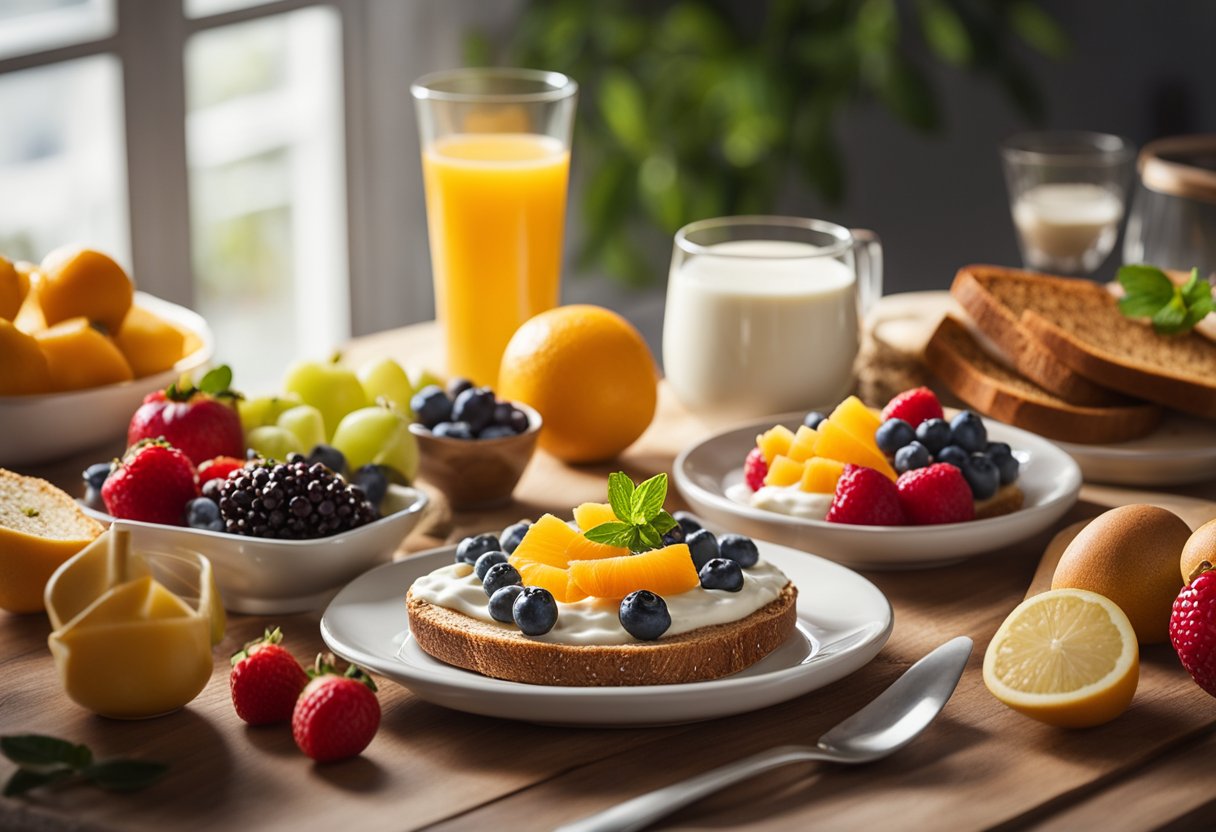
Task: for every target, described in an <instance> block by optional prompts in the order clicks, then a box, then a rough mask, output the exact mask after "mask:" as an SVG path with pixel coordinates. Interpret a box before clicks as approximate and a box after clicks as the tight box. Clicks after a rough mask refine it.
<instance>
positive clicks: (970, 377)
mask: <svg viewBox="0 0 1216 832" xmlns="http://www.w3.org/2000/svg"><path fill="white" fill-rule="evenodd" d="M925 363H926V364H927V365H928V366H929V369H930V370H931V371H932V372H933V373H934V374H935V375H936V376H937V377H938V378H939V379H940V380H941V382H942V383H943V384H945V385H946V386H947V387H949V388H950V390H951V391H952V392H953V393H954V394H955V395H956V396H958V397H959V398H960V399H962V400H963V401H964V402H966V403H967V404H968V405H970V406H971V407H973V408H975V409H976V410H978V411H979V412H980V413H983V414H984V415H985V416H991V417H992V418H993V419H997V420H999V421H1001V422H1006V423H1008V424H1011V425H1014V426H1016V427H1019V428H1025V429H1026V430H1029V431H1031V432H1032V433H1037V434H1039V435H1040V436H1045V437H1047V438H1048V439H1058V440H1060V441H1063V442H1076V443H1078V444H1108V443H1112V442H1126V441H1127V440H1129V439H1136V438H1138V437H1141V436H1144V435H1146V434H1148V433H1151V432H1152V431H1153V429H1154V428H1156V427H1157V424H1158V423H1159V422H1160V421H1161V408H1159V407H1157V406H1156V405H1149V404H1132V405H1122V406H1117V407H1082V406H1079V405H1074V404H1069V403H1068V402H1066V401H1064V400H1063V399H1061V398H1059V397H1058V396H1054V395H1052V394H1051V393H1049V392H1047V391H1046V390H1044V389H1043V388H1041V387H1039V386H1038V385H1036V384H1034V383H1033V382H1031V381H1028V380H1027V379H1025V378H1022V377H1021V376H1020V375H1018V374H1017V373H1015V372H1014V371H1012V370H1010V369H1009V368H1008V367H1006V366H1005V365H1004V364H1002V363H1001V362H1000V361H998V360H996V359H995V358H993V357H992V356H990V355H989V354H988V353H987V352H985V351H984V349H983V348H982V347H981V346H980V344H979V342H977V341H976V340H975V338H974V337H973V336H972V335H971V333H970V332H969V331H968V329H967V327H966V325H965V324H963V323H961V322H959V321H958V320H956V319H955V318H952V317H946V318H943V319H942V322H941V323H940V324H938V327H937V330H936V331H935V332H934V333H933V337H932V338H930V339H929V343H928V344H927V345H926V346H925Z"/></svg>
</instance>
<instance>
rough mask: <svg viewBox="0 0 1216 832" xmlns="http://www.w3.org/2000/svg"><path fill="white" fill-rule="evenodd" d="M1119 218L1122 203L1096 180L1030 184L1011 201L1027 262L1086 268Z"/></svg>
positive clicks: (1098, 257) (1107, 246) (1106, 248)
mask: <svg viewBox="0 0 1216 832" xmlns="http://www.w3.org/2000/svg"><path fill="white" fill-rule="evenodd" d="M1122 218H1123V202H1122V200H1120V199H1119V198H1118V197H1117V196H1115V195H1114V194H1112V193H1111V192H1110V191H1108V190H1106V189H1105V188H1103V187H1102V186H1100V185H1092V184H1088V183H1084V182H1073V183H1058V184H1047V185H1035V186H1034V187H1032V188H1029V189H1027V190H1026V191H1025V192H1024V193H1022V195H1021V196H1019V197H1018V199H1017V201H1016V202H1015V203H1014V206H1013V221H1014V224H1015V225H1017V228H1018V232H1019V233H1020V234H1021V238H1022V248H1023V256H1024V257H1025V259H1026V261H1027V264H1028V265H1031V266H1034V267H1037V268H1062V269H1065V270H1068V271H1089V270H1091V269H1093V268H1097V266H1098V264H1099V263H1101V261H1102V260H1103V259H1104V258H1105V257H1106V255H1107V254H1109V253H1110V250H1111V248H1112V247H1113V246H1114V244H1115V236H1116V235H1117V233H1118V227H1119V220H1120V219H1122Z"/></svg>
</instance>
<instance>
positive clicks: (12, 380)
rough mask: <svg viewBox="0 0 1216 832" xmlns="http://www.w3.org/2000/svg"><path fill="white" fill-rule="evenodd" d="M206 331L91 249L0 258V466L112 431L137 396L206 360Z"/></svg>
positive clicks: (48, 455) (58, 454) (72, 448)
mask: <svg viewBox="0 0 1216 832" xmlns="http://www.w3.org/2000/svg"><path fill="white" fill-rule="evenodd" d="M213 351H214V343H213V340H212V335H211V330H210V328H209V327H208V326H207V323H206V321H204V320H203V318H202V317H201V316H200V315H198V314H196V313H194V312H192V311H190V310H189V309H186V308H184V307H181V306H177V305H176V304H172V303H169V302H168V301H164V300H160V299H159V298H156V297H153V296H152V295H149V294H146V293H144V292H137V291H135V290H134V284H133V283H132V282H131V279H130V277H128V276H127V274H126V272H124V271H123V269H122V268H121V267H120V266H119V265H118V264H117V263H115V262H114V261H113V260H111V259H110V258H109V257H107V256H106V255H104V254H101V253H100V252H96V251H91V250H88V249H81V248H77V247H68V248H63V249H59V250H57V251H54V252H52V253H51V254H49V255H47V257H46V259H44V260H43V262H42V264H41V265H38V266H35V265H33V264H30V263H17V264H12V263H10V262H9V261H8V260H6V259H4V258H3V257H0V367H3V368H4V371H3V372H2V373H0V465H7V466H21V465H33V464H37V463H42V462H48V461H51V460H54V459H58V458H62V457H65V456H69V455H71V454H74V453H78V452H80V451H84V450H87V449H89V448H93V447H97V446H99V445H102V444H105V443H106V442H110V441H112V440H114V439H116V438H118V437H120V436H122V432H123V429H124V428H125V427H126V424H127V419H128V417H130V415H131V412H132V411H133V410H134V409H135V408H136V407H137V406H138V405H139V403H140V402H141V401H142V400H143V398H144V396H145V395H146V394H148V393H149V392H151V391H153V390H157V389H160V388H163V387H165V386H166V385H167V384H169V383H170V382H171V381H173V380H174V379H176V378H177V377H179V376H180V375H181V374H183V373H188V372H192V371H194V370H196V369H198V368H200V367H202V366H204V365H206V364H207V362H208V361H210V360H211V356H212V353H213Z"/></svg>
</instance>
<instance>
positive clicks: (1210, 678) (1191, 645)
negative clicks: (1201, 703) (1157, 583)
mask: <svg viewBox="0 0 1216 832" xmlns="http://www.w3.org/2000/svg"><path fill="white" fill-rule="evenodd" d="M1170 644H1172V645H1174V650H1175V651H1176V652H1177V653H1178V658H1179V660H1181V662H1182V666H1183V667H1184V668H1186V672H1187V673H1189V674H1191V678H1192V679H1194V680H1195V684H1197V685H1199V687H1201V688H1203V689H1204V690H1205V691H1207V692H1208V693H1209V694H1211V695H1212V696H1216V570H1213V569H1212V564H1211V563H1209V562H1207V561H1204V562H1203V563H1201V564H1199V568H1198V569H1196V570H1195V572H1194V574H1192V575H1191V580H1190V582H1189V583H1188V584H1187V585H1186V586H1184V587H1183V588H1182V591H1181V592H1179V593H1178V597H1177V598H1175V599H1174V609H1173V612H1171V613H1170Z"/></svg>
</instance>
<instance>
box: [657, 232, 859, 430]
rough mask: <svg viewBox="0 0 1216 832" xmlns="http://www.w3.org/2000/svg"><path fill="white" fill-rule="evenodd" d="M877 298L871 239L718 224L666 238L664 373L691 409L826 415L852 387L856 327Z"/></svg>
mask: <svg viewBox="0 0 1216 832" xmlns="http://www.w3.org/2000/svg"><path fill="white" fill-rule="evenodd" d="M881 295H882V246H881V244H880V243H879V241H878V238H877V236H876V235H875V234H874V233H873V232H871V231H865V230H861V229H853V230H850V229H848V228H844V227H842V226H839V225H836V224H834V223H830V222H825V221H823V220H812V219H801V218H797V217H766V216H752V217H721V218H718V219H710V220H701V221H699V222H694V223H690V224H689V225H686V226H684V227H683V228H681V229H680V230H679V231H678V232H677V233H676V237H675V246H674V253H673V255H672V259H671V275H670V277H669V279H668V282H667V308H666V312H665V314H664V318H663V365H664V370H665V372H666V375H667V381H668V383H669V384H670V385H671V387H672V389H673V390H674V392H675V394H676V396H677V397H678V398H679V399H680V401H681V402H683V403H684V404H685V405H686V406H687V407H689V408H690V409H692V410H702V411H709V410H712V411H714V412H715V414H721V415H728V416H739V417H744V416H760V415H767V414H773V413H781V412H785V411H793V410H804V411H805V410H809V409H811V408H816V407H830V406H832V405H834V404H835V403H836V402H838V401H839V400H840V399H841V398H843V397H844V396H846V395H847V394H848V393H849V392H850V391H851V390H852V388H853V385H854V374H853V362H854V360H855V359H856V358H857V351H858V349H859V347H860V343H861V323H860V322H861V320H862V318H863V317H864V315H865V314H866V312H867V311H868V310H869V308H870V307H871V306H872V305H873V303H874V302H875V301H876V300H877V299H878V298H879V297H880V296H881Z"/></svg>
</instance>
